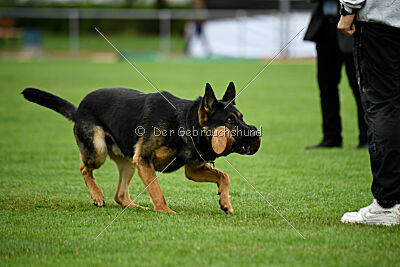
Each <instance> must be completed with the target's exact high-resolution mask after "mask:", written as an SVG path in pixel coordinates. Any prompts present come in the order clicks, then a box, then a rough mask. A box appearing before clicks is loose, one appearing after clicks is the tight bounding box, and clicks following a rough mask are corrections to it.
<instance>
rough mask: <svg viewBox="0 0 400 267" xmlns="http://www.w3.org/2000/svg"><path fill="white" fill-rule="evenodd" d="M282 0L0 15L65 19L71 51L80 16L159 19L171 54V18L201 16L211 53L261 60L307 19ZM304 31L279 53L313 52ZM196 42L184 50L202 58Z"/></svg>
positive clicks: (5, 11) (0, 12)
mask: <svg viewBox="0 0 400 267" xmlns="http://www.w3.org/2000/svg"><path fill="white" fill-rule="evenodd" d="M282 2H283V3H284V4H283V5H282V6H281V9H280V10H220V9H218V10H210V9H204V10H194V9H98V8H0V18H38V19H39V18H40V19H46V18H53V19H54V18H58V19H68V20H69V36H70V38H69V39H70V51H71V52H76V51H78V50H79V20H80V19H113V20H118V19H132V20H159V23H160V25H159V26H160V27H159V28H160V31H159V35H160V51H161V52H163V53H169V52H170V47H171V45H170V37H171V20H187V21H193V20H205V21H206V22H205V23H204V34H205V36H206V38H207V41H208V42H209V45H210V48H211V54H213V55H217V56H229V57H250V58H265V57H272V56H274V55H275V54H276V53H277V52H278V51H279V50H280V48H282V47H283V46H284V45H285V44H287V43H288V42H289V41H290V39H291V38H292V37H293V36H294V35H296V33H297V32H298V31H299V30H300V29H301V28H302V27H305V26H307V24H308V21H309V16H310V13H308V12H292V11H290V10H289V8H288V6H286V5H285V3H287V1H282ZM99 26H101V25H99ZM303 35H304V31H303V33H302V34H300V35H299V36H298V37H297V38H296V40H294V41H293V43H292V44H291V45H290V46H289V48H288V50H286V51H284V52H283V53H282V54H281V55H280V56H281V57H310V56H314V48H313V45H312V44H311V43H306V42H304V41H302V39H303ZM201 46H202V44H201V41H200V43H199V41H196V40H195V39H194V38H191V39H190V41H189V46H188V52H189V53H190V54H192V55H194V56H202V55H204V54H205V53H204V51H201V49H203V50H204V47H203V48H201Z"/></svg>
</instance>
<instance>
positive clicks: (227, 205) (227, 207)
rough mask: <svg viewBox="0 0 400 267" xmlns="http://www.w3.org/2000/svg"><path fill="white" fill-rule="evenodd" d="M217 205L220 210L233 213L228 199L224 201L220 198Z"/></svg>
mask: <svg viewBox="0 0 400 267" xmlns="http://www.w3.org/2000/svg"><path fill="white" fill-rule="evenodd" d="M219 206H220V207H221V210H223V211H225V213H233V208H232V205H231V202H230V200H229V199H228V201H227V202H226V203H225V202H223V201H221V199H220V200H219Z"/></svg>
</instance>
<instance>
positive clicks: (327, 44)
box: [304, 0, 367, 149]
mask: <svg viewBox="0 0 400 267" xmlns="http://www.w3.org/2000/svg"><path fill="white" fill-rule="evenodd" d="M338 15H339V1H337V0H320V1H318V4H317V6H316V9H315V10H314V12H313V15H312V17H311V21H310V24H309V26H308V29H307V32H306V34H305V36H304V40H308V41H313V42H315V43H316V50H317V74H318V86H319V91H320V100H321V111H322V130H323V139H322V141H321V142H320V143H319V144H317V145H313V146H306V147H305V148H306V149H313V148H327V147H342V124H341V118H340V101H339V89H338V85H339V82H340V79H341V73H342V66H343V64H344V65H345V67H346V74H347V78H348V81H349V84H350V87H351V89H352V91H353V94H354V97H355V100H356V104H357V115H358V129H359V143H358V146H357V147H358V148H367V124H366V122H365V119H364V110H363V107H362V104H361V98H360V91H359V87H358V83H357V78H356V70H355V66H354V59H353V38H352V37H348V36H345V35H344V34H343V33H342V32H340V31H338V30H337V23H338V20H339V17H338Z"/></svg>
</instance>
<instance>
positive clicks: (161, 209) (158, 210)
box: [154, 207, 176, 214]
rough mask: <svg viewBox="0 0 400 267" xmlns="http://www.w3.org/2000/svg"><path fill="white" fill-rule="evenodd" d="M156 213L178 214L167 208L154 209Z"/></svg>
mask: <svg viewBox="0 0 400 267" xmlns="http://www.w3.org/2000/svg"><path fill="white" fill-rule="evenodd" d="M154 211H157V212H160V211H161V212H168V213H171V214H176V212H175V211H173V210H171V209H170V208H168V207H166V208H158V209H157V208H154Z"/></svg>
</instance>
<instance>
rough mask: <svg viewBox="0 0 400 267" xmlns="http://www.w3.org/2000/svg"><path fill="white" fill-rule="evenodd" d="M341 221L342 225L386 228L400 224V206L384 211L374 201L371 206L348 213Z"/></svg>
mask: <svg viewBox="0 0 400 267" xmlns="http://www.w3.org/2000/svg"><path fill="white" fill-rule="evenodd" d="M341 221H342V223H365V224H374V225H386V226H391V225H396V224H400V204H397V205H395V206H394V207H392V208H389V209H384V208H382V207H381V206H379V204H378V201H377V200H376V199H374V201H373V202H372V204H371V205H369V206H367V207H364V208H362V209H360V210H359V211H358V212H346V213H345V214H344V215H343V217H342V219H341Z"/></svg>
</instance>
